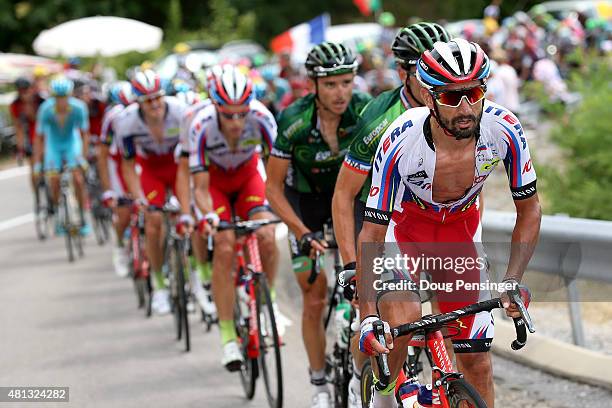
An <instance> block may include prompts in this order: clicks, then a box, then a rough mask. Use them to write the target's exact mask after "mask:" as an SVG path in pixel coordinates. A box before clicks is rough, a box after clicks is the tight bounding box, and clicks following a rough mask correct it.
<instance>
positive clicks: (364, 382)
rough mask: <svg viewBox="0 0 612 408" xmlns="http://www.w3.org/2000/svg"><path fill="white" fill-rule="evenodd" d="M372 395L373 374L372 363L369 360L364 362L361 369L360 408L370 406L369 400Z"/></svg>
mask: <svg viewBox="0 0 612 408" xmlns="http://www.w3.org/2000/svg"><path fill="white" fill-rule="evenodd" d="M373 393H374V372H373V371H372V362H371V361H370V359H368V360H366V362H365V364H364V365H363V368H362V369H361V406H362V408H368V407H369V406H370V400H371V399H372V395H373Z"/></svg>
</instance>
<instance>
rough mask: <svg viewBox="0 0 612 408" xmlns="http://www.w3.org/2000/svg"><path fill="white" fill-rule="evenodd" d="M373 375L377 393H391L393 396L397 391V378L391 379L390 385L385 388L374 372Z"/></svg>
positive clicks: (386, 394) (385, 394)
mask: <svg viewBox="0 0 612 408" xmlns="http://www.w3.org/2000/svg"><path fill="white" fill-rule="evenodd" d="M372 377H373V378H374V388H375V389H376V394H380V395H384V396H388V395H390V396H391V397H393V396H394V395H393V394H394V391H395V384H396V383H397V378H396V379H395V380H393V381H391V382H390V383H389V385H387V386H386V387H385V388H383V387H382V384H381V383H380V381H379V380H378V378H376V375H375V374H372ZM376 406H378V405H376Z"/></svg>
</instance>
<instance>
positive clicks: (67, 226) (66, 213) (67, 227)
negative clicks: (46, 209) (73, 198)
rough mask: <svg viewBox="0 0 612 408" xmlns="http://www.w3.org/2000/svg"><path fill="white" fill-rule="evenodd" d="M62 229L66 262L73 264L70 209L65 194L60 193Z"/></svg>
mask: <svg viewBox="0 0 612 408" xmlns="http://www.w3.org/2000/svg"><path fill="white" fill-rule="evenodd" d="M61 200H62V204H61V207H62V210H61V211H62V217H63V219H62V223H61V224H62V227H63V228H64V241H65V243H66V250H67V251H68V262H74V251H73V243H72V234H73V231H72V223H71V222H70V209H69V208H68V197H66V194H65V193H62V198H61Z"/></svg>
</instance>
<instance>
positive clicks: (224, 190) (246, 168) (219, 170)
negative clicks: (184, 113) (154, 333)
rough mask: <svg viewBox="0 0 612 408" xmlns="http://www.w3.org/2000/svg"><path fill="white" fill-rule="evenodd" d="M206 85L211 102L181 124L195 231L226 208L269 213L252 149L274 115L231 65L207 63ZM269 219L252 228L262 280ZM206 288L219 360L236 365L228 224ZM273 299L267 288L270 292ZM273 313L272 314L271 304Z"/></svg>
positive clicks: (272, 257) (256, 215)
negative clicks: (198, 218) (186, 126)
mask: <svg viewBox="0 0 612 408" xmlns="http://www.w3.org/2000/svg"><path fill="white" fill-rule="evenodd" d="M210 80H211V82H210V84H209V92H210V98H211V100H212V102H213V103H212V104H209V105H208V106H205V107H204V108H203V109H201V110H200V111H199V112H198V113H197V114H196V116H195V118H194V119H193V120H192V122H191V126H190V130H189V137H190V140H189V146H190V149H189V150H190V157H189V164H190V169H191V173H192V174H193V181H194V186H195V190H194V195H195V202H196V205H197V208H198V209H199V210H200V211H201V212H202V214H203V215H204V220H202V222H201V223H200V226H201V228H200V230H201V232H202V233H203V234H204V235H208V234H209V233H211V230H210V229H211V226H212V227H214V226H216V225H217V224H218V222H219V221H226V222H231V221H232V213H234V214H235V215H237V216H238V217H240V219H243V220H249V219H250V220H254V219H273V218H275V217H274V215H273V214H272V212H271V211H270V208H269V207H268V205H267V202H266V199H265V183H264V176H263V174H262V173H263V164H262V163H261V159H260V155H259V153H258V150H259V148H261V149H262V153H263V154H264V155H265V156H267V155H268V154H269V152H270V150H271V149H272V143H273V142H274V139H275V138H276V121H275V120H274V117H273V116H272V114H271V113H270V111H268V109H266V107H265V106H264V105H263V104H262V103H260V102H258V101H257V100H255V99H254V94H253V85H252V83H251V80H250V79H249V78H247V77H246V76H245V75H244V74H242V73H241V72H240V70H239V69H238V68H236V67H234V66H232V65H224V66H217V67H215V68H213V72H212V75H211V77H210ZM274 231H275V228H274V225H267V226H265V227H263V228H260V229H259V230H257V239H258V243H259V251H260V253H261V254H265V256H262V259H261V260H262V267H263V272H264V273H265V274H266V276H267V278H268V280H269V282H270V286H271V287H272V288H273V287H274V277H275V275H276V269H277V266H278V265H277V264H278V248H277V247H276V240H275V233H274ZM214 242H215V249H214V251H215V252H214V256H213V265H212V291H213V295H214V296H213V299H214V301H215V304H216V306H217V314H218V316H219V329H220V332H221V343H222V344H223V357H222V364H223V365H224V366H225V368H227V369H228V370H229V371H237V370H240V368H241V366H242V363H243V358H242V353H241V352H240V346H239V344H238V341H237V338H238V336H237V335H236V329H235V327H234V320H233V316H234V315H233V313H234V312H233V311H234V304H235V291H234V285H233V281H232V279H231V273H232V271H233V268H232V265H233V263H234V260H235V257H236V250H235V242H236V236H235V234H234V232H233V231H232V230H226V231H219V232H216V233H215V234H214ZM271 293H272V298H273V301H274V298H275V296H274V291H273V290H272V291H271ZM274 308H275V311H274V314H275V315H277V316H280V314H279V312H278V308H277V307H276V303H274Z"/></svg>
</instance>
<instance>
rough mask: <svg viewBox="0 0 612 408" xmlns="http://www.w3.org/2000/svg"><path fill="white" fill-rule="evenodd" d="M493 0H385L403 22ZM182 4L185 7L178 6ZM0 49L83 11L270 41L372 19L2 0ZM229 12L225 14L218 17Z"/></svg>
mask: <svg viewBox="0 0 612 408" xmlns="http://www.w3.org/2000/svg"><path fill="white" fill-rule="evenodd" d="M535 3H537V2H536V1H532V0H518V1H513V2H509V1H505V2H503V3H502V14H503V15H509V14H511V13H513V12H514V11H517V10H527V9H528V8H529V7H531V6H532V5H533V4H535ZM487 4H489V1H488V0H440V1H435V2H434V1H431V2H424V1H421V0H384V1H383V8H384V9H385V10H388V11H391V12H392V13H393V14H394V15H395V17H396V21H397V24H398V25H403V24H405V23H406V22H408V21H409V19H410V18H414V17H415V16H418V17H421V18H425V19H431V20H440V19H445V20H449V21H452V20H456V19H464V18H481V17H482V11H483V9H484V7H485V6H486V5H487ZM179 6H180V7H179ZM0 10H2V13H0V24H2V29H3V33H2V35H1V36H0V50H2V51H17V52H31V50H32V42H33V40H34V38H35V37H36V35H38V33H39V32H41V31H42V30H44V29H47V28H50V27H53V26H55V25H57V24H60V23H63V22H65V21H68V20H72V19H75V18H80V17H87V16H95V15H115V16H119V17H128V18H133V19H137V20H141V21H144V22H147V23H149V24H153V25H155V26H158V27H162V28H164V29H165V34H166V36H167V37H168V36H169V37H170V38H173V37H175V36H176V35H178V34H177V30H178V29H179V28H180V31H181V35H182V34H184V33H185V32H188V33H193V32H196V33H208V34H209V36H210V37H214V38H215V39H217V41H225V39H226V37H228V36H229V37H232V38H236V37H238V36H242V38H247V36H249V37H250V38H251V39H254V40H256V41H258V42H260V43H261V44H263V45H267V44H268V43H269V41H270V39H271V38H272V37H274V36H275V35H277V34H279V33H281V32H283V31H285V30H286V29H288V28H289V27H291V26H293V25H296V24H299V23H301V22H304V21H306V20H308V19H311V18H313V17H315V16H317V15H319V14H321V13H324V12H328V13H330V15H331V17H332V23H333V24H341V23H350V22H363V21H373V20H374V18H373V17H363V16H361V15H360V14H359V11H358V9H357V7H356V6H355V5H354V4H353V2H352V0H308V1H284V0H171V1H168V0H147V1H122V0H97V1H90V0H53V1H49V0H0ZM219 14H221V15H224V16H225V18H226V20H223V21H222V20H220V19H217V18H215V15H219Z"/></svg>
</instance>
